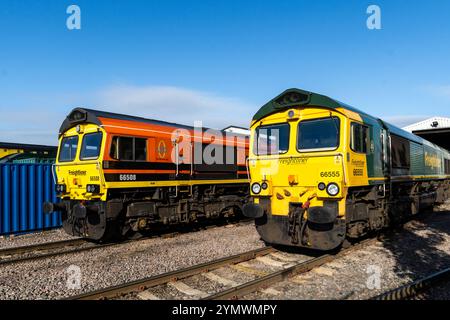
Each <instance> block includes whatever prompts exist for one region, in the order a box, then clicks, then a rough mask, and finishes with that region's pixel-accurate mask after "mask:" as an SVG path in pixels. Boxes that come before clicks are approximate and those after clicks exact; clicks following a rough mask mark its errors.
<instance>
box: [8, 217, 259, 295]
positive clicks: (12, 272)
mask: <svg viewBox="0 0 450 320" xmlns="http://www.w3.org/2000/svg"><path fill="white" fill-rule="evenodd" d="M36 236H38V235H36ZM27 238H28V237H27ZM16 240H18V238H16V239H14V241H16ZM8 241H9V240H8ZM27 241H28V242H27V243H28V244H31V243H36V242H34V241H40V240H27ZM46 241H48V239H47V240H46ZM52 241H56V239H55V238H53V239H52ZM23 242H25V241H23ZM20 245H25V244H24V243H21V244H20ZM261 247H264V243H263V242H262V241H261V240H260V237H259V235H258V234H257V232H256V230H255V227H254V225H253V224H248V225H229V226H223V227H216V228H211V229H207V230H201V231H196V232H191V233H186V234H180V235H177V236H175V237H174V238H168V239H164V238H153V239H147V240H140V241H135V242H131V243H126V244H118V245H115V246H112V247H107V248H99V249H94V250H91V251H86V252H80V253H75V254H69V255H61V256H57V257H53V258H51V259H43V260H38V261H30V262H26V263H19V264H13V265H7V266H4V267H2V269H1V272H0V299H58V298H63V297H68V296H72V295H77V294H80V293H83V292H87V291H92V290H96V289H101V288H104V287H108V286H113V285H118V284H121V283H125V282H129V281H133V280H138V279H141V278H144V277H149V276H154V275H157V274H161V273H165V272H169V271H173V270H178V269H182V268H186V267H189V266H192V265H196V264H199V263H204V262H207V261H211V260H215V259H218V258H222V257H226V256H230V255H235V254H238V253H242V252H246V251H249V250H253V249H256V248H261ZM70 266H74V268H71V269H68V268H69V267H70ZM77 268H79V270H80V274H81V281H80V284H81V288H80V289H70V288H68V286H67V284H68V281H69V280H71V279H72V280H73V279H76V278H74V277H73V275H74V272H76V271H77ZM69 284H71V287H72V288H73V287H74V286H75V287H76V284H77V282H76V281H69Z"/></svg>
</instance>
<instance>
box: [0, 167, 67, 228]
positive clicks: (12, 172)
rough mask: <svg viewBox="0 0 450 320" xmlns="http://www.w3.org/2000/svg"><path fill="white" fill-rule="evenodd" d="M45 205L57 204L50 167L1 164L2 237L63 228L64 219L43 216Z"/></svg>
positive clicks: (0, 216) (0, 203) (51, 215)
mask: <svg viewBox="0 0 450 320" xmlns="http://www.w3.org/2000/svg"><path fill="white" fill-rule="evenodd" d="M44 201H53V202H57V198H56V193H55V184H54V181H53V177H52V166H51V164H0V213H1V214H0V235H12V234H19V233H26V232H32V231H42V230H46V229H52V228H57V227H60V226H61V215H60V214H59V213H53V214H50V215H47V214H44V212H43V210H42V209H43V208H42V204H43V203H44Z"/></svg>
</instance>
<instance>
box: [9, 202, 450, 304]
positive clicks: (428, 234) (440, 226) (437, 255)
mask: <svg viewBox="0 0 450 320" xmlns="http://www.w3.org/2000/svg"><path fill="white" fill-rule="evenodd" d="M59 237H61V238H59ZM67 237H68V236H64V234H63V233H62V231H60V230H58V231H52V232H48V233H43V234H39V235H34V237H33V236H31V235H29V236H21V237H16V238H15V239H14V240H7V239H3V240H0V247H6V246H10V245H11V243H15V244H17V243H20V245H25V244H34V243H37V242H46V241H57V240H63V239H67ZM34 238H37V239H34ZM44 238H45V240H43V239H44ZM49 239H51V240H49ZM5 242H6V243H7V244H6V245H5ZM17 245H19V244H17ZM261 247H264V243H263V242H262V241H261V240H260V237H259V235H258V234H257V232H256V230H255V227H254V225H253V224H249V225H231V226H222V227H216V228H212V229H207V230H201V231H197V232H191V233H186V234H180V235H177V236H175V237H174V238H167V239H166V238H153V239H147V240H141V241H135V242H132V243H126V244H118V245H115V246H112V247H107V248H99V249H94V250H92V251H87V252H81V253H76V254H70V255H62V256H58V257H54V258H51V259H43V260H39V261H33V262H26V263H20V264H14V265H7V266H4V267H2V269H1V271H0V299H58V298H62V297H68V296H72V295H77V294H80V293H83V292H87V291H92V290H96V289H101V288H104V287H108V286H112V285H117V284H121V283H125V282H129V281H133V280H137V279H141V278H144V277H149V276H154V275H157V274H161V273H165V272H169V271H173V270H179V269H183V268H186V267H189V266H192V265H196V264H199V263H204V262H207V261H211V260H215V259H218V258H222V257H226V256H230V255H235V254H238V253H242V252H245V251H249V250H253V249H256V248H261ZM302 252H303V253H304V251H301V250H300V251H299V253H300V254H301V253H302ZM71 265H73V266H76V267H79V268H80V271H81V288H80V289H70V288H68V286H67V281H68V279H69V278H70V276H71V273H70V272H69V269H68V267H69V266H71ZM449 266H450V202H448V203H447V204H445V205H443V206H441V207H439V208H436V209H435V212H434V213H431V214H428V215H422V216H421V217H420V219H417V220H413V221H410V222H408V223H407V224H405V226H404V227H403V228H401V229H399V230H396V231H394V232H393V231H389V232H387V233H386V236H384V237H382V239H381V240H380V241H375V242H373V243H371V244H369V245H367V246H366V247H364V248H362V249H358V250H355V251H351V252H349V253H348V254H346V255H343V256H341V257H338V258H337V259H335V260H334V261H332V262H330V263H327V264H325V265H323V266H321V267H319V268H316V269H313V270H312V271H310V272H307V273H305V274H301V275H297V276H294V277H291V278H288V279H286V280H284V281H282V282H279V283H277V284H275V285H273V286H270V287H269V288H268V289H267V288H266V289H264V290H260V291H257V292H255V293H252V294H249V295H247V296H246V297H245V299H308V300H309V299H368V298H371V297H374V296H376V295H378V294H381V293H383V292H386V291H388V290H391V289H394V288H397V287H399V286H401V285H404V284H407V283H409V282H412V281H414V280H417V279H419V278H422V277H425V276H427V275H429V274H431V273H433V272H436V271H439V270H441V269H444V268H447V267H449ZM253 267H254V269H255V270H256V269H257V268H256V267H258V263H256V264H255V265H254V266H253ZM261 267H264V266H261ZM265 269H267V268H265ZM223 270H224V269H221V270H217V271H216V272H217V274H218V275H221V274H222V273H223ZM378 272H379V275H380V276H379V278H378V277H377V273H378ZM226 273H227V274H226ZM226 273H224V274H222V275H223V276H225V277H226V276H230V275H231V273H230V270H227V272H226ZM232 273H236V278H235V277H233V278H234V279H238V278H239V277H241V278H248V279H245V280H246V281H248V280H249V279H251V278H253V277H251V276H250V275H248V274H247V275H246V274H244V273H239V272H235V271H233V272H232ZM377 279H378V280H379V281H378V280H377ZM196 280H197V278H193V279H191V280H190V281H192V283H190V282H188V283H189V284H191V285H193V286H195V287H198V286H199V285H198V284H197V281H196ZM378 284H379V286H378ZM214 287H215V286H214V284H212V283H209V285H208V287H205V288H204V291H206V292H210V291H213V288H214ZM449 288H450V284H444V285H441V286H439V287H437V288H436V289H434V290H431V291H429V292H427V293H425V294H423V295H421V298H423V299H449V296H448V292H449ZM174 296H177V294H176V292H174ZM133 298H134V297H133ZM180 298H182V296H181V295H180Z"/></svg>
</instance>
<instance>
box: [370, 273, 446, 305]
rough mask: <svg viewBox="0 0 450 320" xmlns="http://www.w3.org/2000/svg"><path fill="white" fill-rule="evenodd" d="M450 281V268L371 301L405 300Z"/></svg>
mask: <svg viewBox="0 0 450 320" xmlns="http://www.w3.org/2000/svg"><path fill="white" fill-rule="evenodd" d="M449 280H450V268H447V269H444V270H441V271H438V272H435V273H433V274H431V275H429V276H427V277H425V278H422V279H419V280H416V281H414V282H411V283H409V284H406V285H404V286H401V287H399V288H396V289H393V290H390V291H388V292H385V293H382V294H380V295H378V296H375V297H373V298H371V299H370V300H405V299H408V298H412V297H415V296H417V295H418V294H419V293H421V292H423V291H426V290H428V289H430V288H432V287H433V286H435V285H437V284H440V283H443V282H446V281H449Z"/></svg>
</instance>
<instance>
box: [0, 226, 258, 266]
mask: <svg viewBox="0 0 450 320" xmlns="http://www.w3.org/2000/svg"><path fill="white" fill-rule="evenodd" d="M251 222H252V221H250V220H248V219H247V220H245V219H244V220H241V221H237V222H235V223H228V224H223V225H206V226H202V227H203V228H204V229H205V230H209V229H214V228H221V227H225V226H230V225H247V224H249V223H251ZM196 231H198V230H194V231H189V232H170V233H167V232H163V233H159V234H156V235H150V236H143V237H142V238H139V239H130V240H126V241H120V242H111V243H101V244H95V243H91V245H89V246H86V247H81V248H75V249H70V250H62V251H55V252H48V253H44V254H37V255H29V256H28V255H27V256H20V257H17V258H7V259H2V257H4V256H17V255H24V254H32V253H35V252H39V251H46V250H51V249H59V248H61V249H62V248H64V247H72V246H76V245H82V244H89V242H88V241H86V240H85V239H82V238H78V239H69V240H61V241H54V242H45V243H38V244H33V245H29V246H20V247H11V248H5V249H0V265H8V264H12V263H18V262H26V261H34V260H40V259H45V258H50V257H55V256H59V255H64V254H71V253H77V252H83V251H89V250H94V249H99V248H106V247H111V246H115V245H120V244H127V243H130V242H135V241H143V240H149V239H155V238H162V239H166V238H173V237H176V236H179V235H182V234H184V233H190V232H196Z"/></svg>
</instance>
